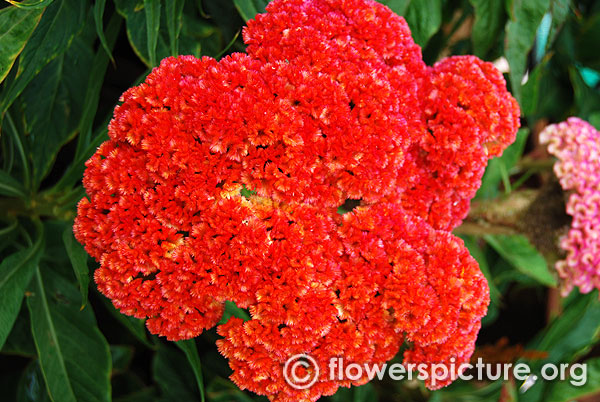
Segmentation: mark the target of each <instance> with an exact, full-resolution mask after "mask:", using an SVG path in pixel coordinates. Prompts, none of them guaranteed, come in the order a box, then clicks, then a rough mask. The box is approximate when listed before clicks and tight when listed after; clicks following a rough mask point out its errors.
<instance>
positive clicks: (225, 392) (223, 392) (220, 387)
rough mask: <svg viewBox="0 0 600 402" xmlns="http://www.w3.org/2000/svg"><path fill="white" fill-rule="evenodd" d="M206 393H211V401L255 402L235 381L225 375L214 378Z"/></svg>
mask: <svg viewBox="0 0 600 402" xmlns="http://www.w3.org/2000/svg"><path fill="white" fill-rule="evenodd" d="M206 394H207V395H210V399H209V400H210V402H255V400H254V399H252V398H251V397H249V396H248V395H247V394H245V393H244V392H243V391H241V390H240V389H239V388H238V387H237V386H236V385H235V384H234V383H233V382H231V381H229V380H226V379H224V378H223V377H216V378H215V379H213V380H212V381H211V382H210V384H208V386H207V387H206Z"/></svg>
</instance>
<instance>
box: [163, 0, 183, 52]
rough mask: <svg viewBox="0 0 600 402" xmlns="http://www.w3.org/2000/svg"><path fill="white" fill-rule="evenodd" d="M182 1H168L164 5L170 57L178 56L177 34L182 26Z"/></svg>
mask: <svg viewBox="0 0 600 402" xmlns="http://www.w3.org/2000/svg"><path fill="white" fill-rule="evenodd" d="M184 4H185V1H184V0H173V1H168V2H167V4H166V5H165V6H166V7H165V11H166V14H167V30H168V31H169V47H170V48H171V56H177V55H178V54H179V34H180V33H181V26H182V24H183V6H184Z"/></svg>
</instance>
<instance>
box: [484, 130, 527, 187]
mask: <svg viewBox="0 0 600 402" xmlns="http://www.w3.org/2000/svg"><path fill="white" fill-rule="evenodd" d="M527 137H529V130H528V129H526V128H522V129H520V130H519V131H517V137H516V139H515V142H513V143H512V144H511V145H510V146H509V147H508V148H506V149H505V150H504V152H503V153H502V156H501V157H499V158H494V159H492V160H490V162H489V163H488V166H487V168H486V169H485V174H484V175H483V178H482V179H481V187H479V190H478V191H477V196H476V197H477V198H480V199H482V198H483V199H489V198H496V197H497V196H498V185H499V184H500V182H501V181H503V179H504V181H506V179H507V178H508V177H506V178H503V176H506V175H508V173H509V172H510V169H512V167H513V166H514V165H515V164H516V163H517V161H518V160H519V158H520V157H521V155H522V154H523V150H524V149H525V145H526V144H527Z"/></svg>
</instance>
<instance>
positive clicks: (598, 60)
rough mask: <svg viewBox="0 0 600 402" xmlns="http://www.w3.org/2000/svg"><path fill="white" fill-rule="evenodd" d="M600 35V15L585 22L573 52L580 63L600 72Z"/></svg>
mask: <svg viewBox="0 0 600 402" xmlns="http://www.w3.org/2000/svg"><path fill="white" fill-rule="evenodd" d="M599 35H600V13H598V14H594V15H592V16H591V17H589V18H588V19H586V20H584V22H583V26H582V27H581V29H580V30H579V32H577V36H576V37H575V43H574V44H573V49H572V50H573V51H574V52H575V57H576V59H577V61H578V62H580V63H582V64H583V65H585V66H586V67H589V68H593V69H595V70H600V55H599V54H598V37H599Z"/></svg>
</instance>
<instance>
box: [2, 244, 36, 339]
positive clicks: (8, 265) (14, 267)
mask: <svg viewBox="0 0 600 402" xmlns="http://www.w3.org/2000/svg"><path fill="white" fill-rule="evenodd" d="M42 254H43V237H42V236H40V237H39V239H38V240H37V241H36V242H35V244H34V245H33V246H31V247H30V248H27V249H24V250H21V251H18V252H16V253H14V254H12V255H10V256H8V257H7V258H5V259H4V261H2V264H0V349H2V346H4V342H5V341H6V338H7V337H8V335H9V333H10V331H11V329H12V327H13V325H14V323H15V320H16V319H17V315H18V314H19V310H20V309H21V303H22V302H23V297H24V296H25V290H26V289H27V284H28V283H29V281H30V280H31V277H32V275H33V273H34V271H35V269H36V268H37V265H38V263H39V261H40V258H41V256H42Z"/></svg>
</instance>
